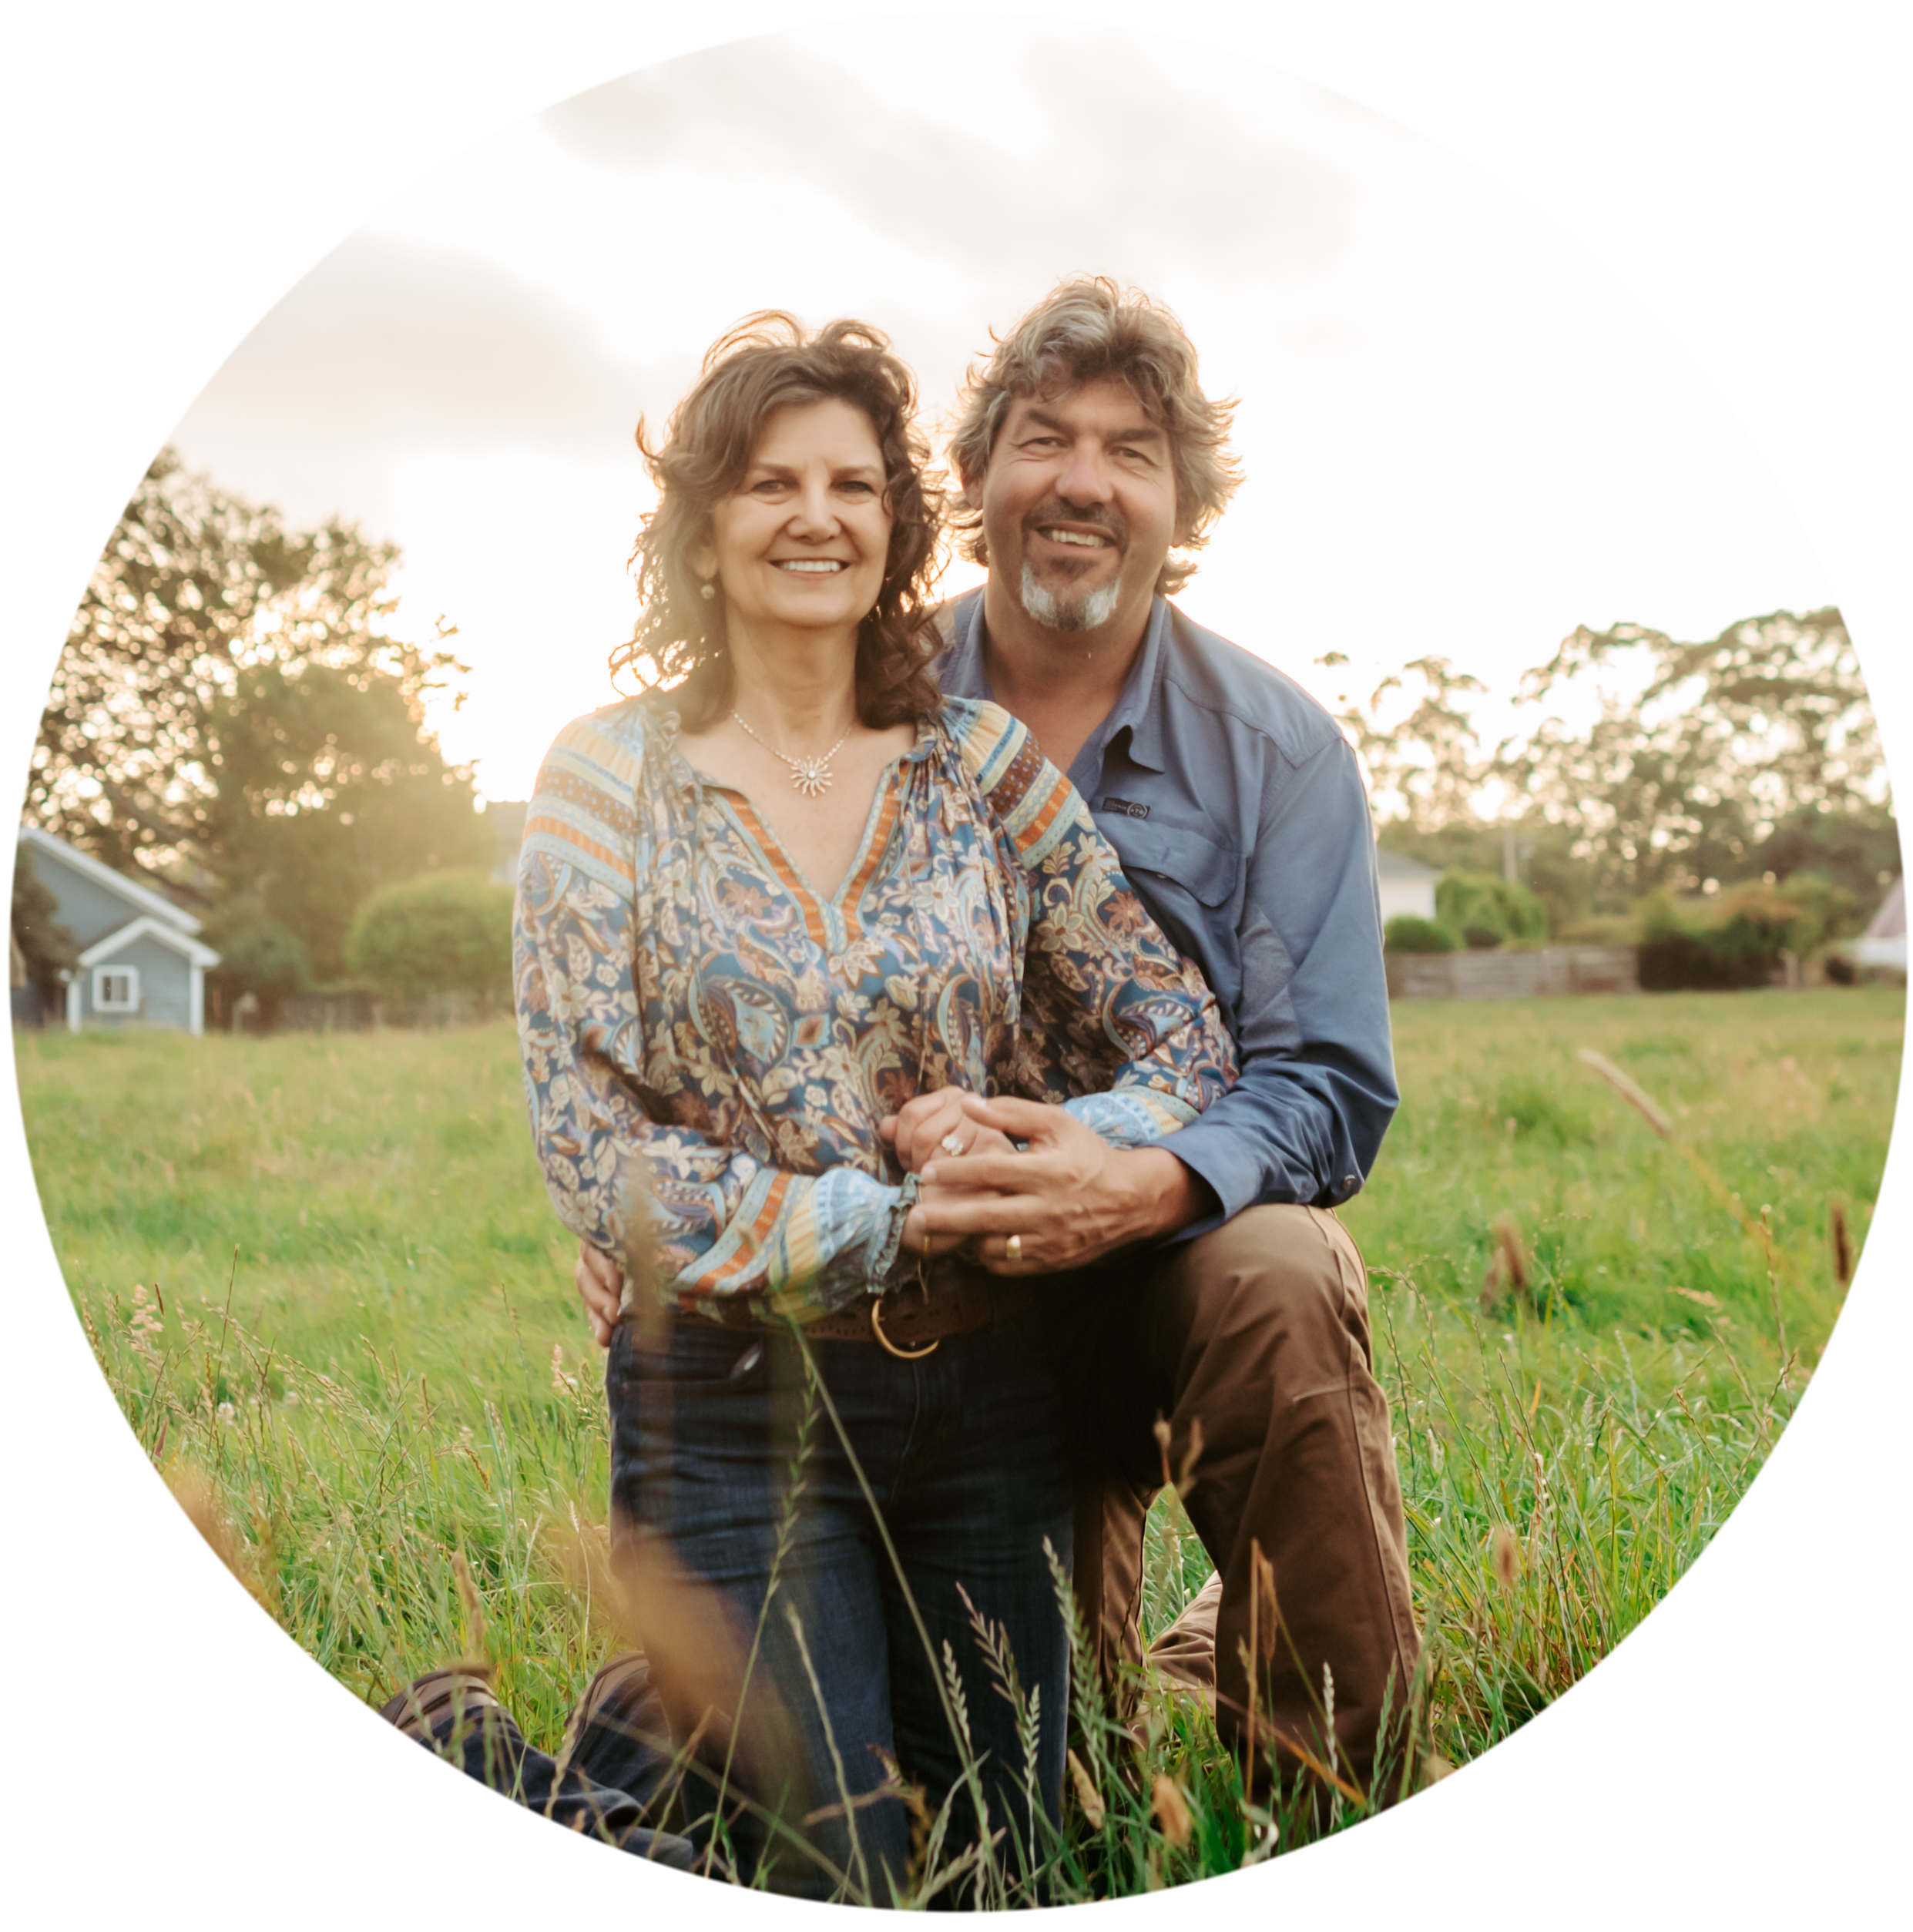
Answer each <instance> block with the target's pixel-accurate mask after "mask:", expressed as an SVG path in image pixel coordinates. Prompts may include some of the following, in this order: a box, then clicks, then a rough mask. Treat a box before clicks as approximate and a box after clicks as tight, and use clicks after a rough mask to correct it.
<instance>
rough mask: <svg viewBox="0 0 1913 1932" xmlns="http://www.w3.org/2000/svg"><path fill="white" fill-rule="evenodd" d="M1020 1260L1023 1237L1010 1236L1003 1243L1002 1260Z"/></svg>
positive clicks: (1018, 1235) (1017, 1235)
mask: <svg viewBox="0 0 1913 1932" xmlns="http://www.w3.org/2000/svg"><path fill="white" fill-rule="evenodd" d="M1022 1258H1023V1237H1022V1236H1021V1235H1020V1234H1012V1236H1010V1238H1009V1239H1008V1240H1007V1241H1005V1243H1003V1259H1005V1261H1021V1260H1022Z"/></svg>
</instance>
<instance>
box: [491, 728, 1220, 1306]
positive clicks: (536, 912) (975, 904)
mask: <svg viewBox="0 0 1913 1932" xmlns="http://www.w3.org/2000/svg"><path fill="white" fill-rule="evenodd" d="M676 738H677V717H676V713H673V712H671V711H670V710H668V709H665V708H664V707H663V705H662V704H661V703H659V702H658V701H657V700H656V699H648V698H643V697H639V698H634V699H629V700H628V701H626V703H623V704H619V705H615V706H611V707H610V708H609V709H606V710H603V711H598V712H594V713H592V714H591V715H590V716H589V717H585V718H581V719H578V720H577V722H576V723H573V724H571V725H569V726H566V729H565V730H563V731H562V732H561V733H559V736H558V740H557V742H556V743H555V744H554V745H553V746H552V750H551V752H550V753H549V756H548V757H547V758H546V760H545V766H544V769H543V770H542V772H541V773H540V774H539V781H538V790H537V793H536V795H535V797H534V798H533V799H532V803H531V806H530V807H529V810H528V811H527V813H526V815H525V837H524V844H523V846H522V850H521V855H520V859H519V893H518V907H517V914H516V919H515V932H514V939H513V948H512V954H513V957H512V975H513V981H514V984H515V991H516V996H517V1002H518V1017H519V1043H520V1045H521V1047H522V1051H523V1055H524V1061H525V1087H526V1094H527V1098H528V1101H529V1105H530V1109H531V1115H532V1135H533V1137H534V1139H535V1141H536V1143H537V1147H538V1156H539V1162H540V1163H541V1164H542V1167H543V1169H544V1172H545V1182H546V1185H547V1186H549V1189H550V1190H551V1195H552V1200H553V1202H555V1204H556V1206H557V1209H558V1213H559V1216H560V1218H561V1219H562V1220H563V1221H564V1223H565V1224H566V1226H568V1227H569V1228H571V1229H572V1230H573V1231H574V1232H575V1233H577V1234H579V1235H580V1236H582V1237H583V1238H584V1239H586V1241H588V1242H590V1243H593V1244H594V1245H595V1246H598V1247H599V1248H602V1249H606V1251H607V1252H609V1253H613V1254H616V1255H618V1256H620V1258H622V1259H627V1260H628V1263H629V1266H630V1273H632V1275H633V1276H634V1277H636V1276H639V1275H640V1274H647V1275H648V1274H650V1273H653V1272H655V1274H656V1278H657V1280H659V1286H660V1289H661V1291H662V1293H663V1295H664V1296H665V1297H666V1299H667V1300H673V1301H675V1302H676V1303H677V1305H678V1306H680V1307H683V1308H687V1309H688V1308H692V1307H695V1306H698V1305H700V1303H703V1302H705V1301H707V1300H719V1299H723V1300H730V1299H732V1298H733V1297H747V1298H748V1299H749V1300H750V1303H751V1304H752V1305H753V1307H754V1308H755V1309H757V1310H758V1311H760V1312H761V1311H762V1310H766V1309H774V1310H778V1311H780V1312H782V1313H789V1314H790V1315H793V1316H794V1317H797V1319H798V1320H804V1319H805V1318H806V1317H807V1316H809V1317H814V1316H815V1315H817V1314H818V1313H823V1312H824V1311H826V1310H834V1309H837V1308H841V1307H842V1306H844V1305H845V1304H846V1303H848V1302H850V1301H851V1300H854V1298H855V1297H856V1296H858V1295H860V1294H864V1293H881V1292H882V1291H883V1290H884V1288H885V1286H888V1285H890V1283H891V1282H892V1281H894V1280H898V1279H901V1277H902V1275H903V1273H904V1269H905V1267H908V1268H910V1269H912V1270H914V1266H915V1263H914V1261H912V1260H911V1257H909V1256H904V1259H903V1261H902V1262H901V1263H900V1262H899V1261H898V1244H899V1240H900V1238H901V1232H902V1225H903V1219H904V1215H905V1213H907V1212H908V1206H909V1203H910V1202H911V1199H913V1198H914V1196H915V1180H914V1178H910V1179H907V1178H906V1177H905V1176H904V1174H903V1172H902V1170H901V1168H900V1167H899V1166H898V1164H897V1162H896V1159H895V1157H894V1155H893V1154H891V1152H890V1151H889V1150H888V1149H887V1148H886V1147H885V1145H884V1143H883V1142H881V1140H880V1139H879V1138H878V1132H877V1123H878V1120H879V1119H881V1118H882V1116H883V1115H885V1114H889V1113H894V1112H896V1111H897V1109H898V1108H899V1107H900V1106H901V1105H902V1104H903V1102H905V1101H906V1100H908V1099H909V1098H911V1096H912V1095H914V1094H915V1093H917V1092H918V1091H919V1089H920V1088H921V1089H922V1090H925V1091H928V1090H930V1089H933V1088H938V1087H941V1086H945V1085H955V1086H960V1087H963V1088H968V1090H969V1091H971V1092H975V1093H980V1094H983V1095H997V1094H1015V1095H1022V1096H1023V1097H1024V1098H1029V1099H1032V1100H1040V1101H1050V1102H1059V1103H1061V1104H1062V1105H1066V1107H1067V1108H1068V1109H1069V1112H1071V1113H1072V1114H1074V1115H1076V1117H1077V1119H1079V1120H1081V1121H1082V1122H1086V1124H1087V1125H1089V1126H1090V1127H1091V1128H1092V1129H1094V1130H1095V1131H1096V1132H1097V1133H1099V1134H1100V1135H1102V1137H1103V1139H1106V1140H1107V1141H1109V1142H1111V1143H1112V1144H1113V1145H1118V1146H1128V1145H1136V1144H1137V1143H1139V1142H1146V1141H1152V1140H1154V1139H1157V1138H1159V1137H1160V1136H1161V1135H1164V1134H1167V1133H1170V1132H1173V1131H1174V1130H1175V1129H1176V1128H1177V1127H1179V1126H1180V1125H1182V1124H1183V1122H1186V1121H1188V1120H1190V1119H1193V1118H1194V1116H1195V1115H1196V1112H1198V1111H1199V1110H1200V1109H1202V1108H1203V1107H1205V1106H1207V1105H1209V1104H1210V1102H1212V1101H1213V1100H1214V1099H1215V1098H1217V1096H1218V1095H1220V1094H1222V1093H1223V1092H1224V1091H1226V1090H1227V1088H1228V1086H1229V1085H1230V1083H1231V1082H1232V1081H1233V1078H1234V1077H1235V1062H1234V1049H1233V1045H1232V1043H1231V1041H1230V1037H1229V1035H1228V1032H1227V1029H1226V1028H1224V1026H1223V1023H1222V1020H1221V1018H1220V1015H1219V1013H1218V1011H1217V1006H1216V1003H1215V1001H1214V999H1213V997H1212V995H1210V991H1209V988H1208V987H1207V984H1205V982H1204V981H1203V978H1202V975H1201V974H1200V972H1199V971H1197V970H1196V968H1195V967H1193V966H1192V965H1190V964H1188V963H1187V962H1186V961H1184V960H1183V959H1182V958H1180V957H1179V956H1178V955H1177V954H1176V951H1175V950H1174V948H1172V947H1171V946H1170V944H1169V943H1168V941H1166V940H1165V939H1164V938H1163V936H1162V934H1160V932H1159V931H1157V930H1156V927H1155V925H1154V924H1153V923H1152V921H1150V919H1149V915H1148V914H1146V912H1145V911H1143V907H1142V904H1141V903H1140V902H1139V901H1138V900H1137V898H1136V896H1135V894H1133V892H1132V891H1130V889H1129V885H1128V883H1127V881H1126V880H1125V879H1124V878H1123V875H1122V873H1121V872H1120V871H1119V870H1118V867H1117V862H1116V855H1115V854H1114V853H1113V851H1111V850H1110V849H1109V846H1108V845H1107V844H1105V843H1104V841H1103V840H1102V837H1101V835H1100V834H1099V833H1098V832H1097V831H1096V828H1095V827H1094V826H1093V825H1092V823H1091V822H1090V819H1089V813H1088V811H1087V810H1086V809H1085V808H1084V806H1083V803H1082V800H1081V799H1080V798H1079V797H1078V796H1077V795H1076V791H1075V790H1074V789H1073V788H1072V787H1071V786H1070V784H1069V781H1068V780H1066V778H1064V777H1063V776H1062V774H1061V773H1059V771H1057V770H1056V768H1055V767H1054V766H1052V765H1050V764H1049V763H1047V762H1046V761H1045V760H1044V759H1043V757H1042V754H1041V753H1039V751H1038V750H1037V749H1036V747H1035V743H1034V742H1033V741H1032V739H1031V738H1030V736H1029V732H1028V731H1027V730H1025V727H1024V726H1022V725H1021V724H1019V723H1018V722H1017V721H1016V720H1015V719H1014V718H1012V717H1011V716H1010V715H1009V713H1007V712H1006V711H1005V710H1003V709H1002V708H1001V707H1000V706H996V705H992V704H976V703H968V702H963V701H958V700H952V701H951V702H949V703H947V704H946V705H945V708H944V710H943V712H942V713H941V716H940V718H939V719H937V720H936V721H935V723H931V724H927V725H925V726H921V727H920V728H919V730H918V736H917V743H916V745H915V749H914V750H911V752H910V753H908V754H907V755H905V756H903V757H901V758H900V759H898V760H897V761H896V763H894V765H892V766H891V767H890V768H889V769H888V771H887V772H886V773H885V774H884V777H883V779H882V780H881V782H880V784H879V787H878V793H877V797H876V798H875V799H874V801H873V803H872V805H871V814H870V819H869V822H868V825H867V826H866V827H865V830H864V841H863V844H862V846H861V848H860V850H859V851H858V854H857V857H856V859H855V860H854V861H853V863H852V864H851V869H850V871H849V873H848V874H847V875H846V877H845V879H844V884H842V886H841V887H840V888H839V889H838V891H837V893H836V894H835V896H834V897H831V898H828V899H826V898H824V897H820V895H819V894H817V893H816V892H815V891H813V890H812V889H811V887H810V886H809V885H808V884H806V882H805V880H804V877H802V875H801V874H800V873H799V871H798V870H797V867H795V866H794V864H792V863H791V861H790V858H789V857H787V854H785V852H784V849H783V847H782V846H781V845H780V844H779V843H778V840H777V837H776V836H775V834H774V833H772V831H771V830H770V828H769V827H768V826H767V825H766V824H765V823H764V821H763V820H761V819H760V818H759V817H757V813H755V812H754V811H753V810H752V808H751V806H750V801H749V800H747V799H746V798H745V797H743V794H742V793H739V792H737V791H733V790H730V789H728V788H727V787H720V786H718V785H717V784H716V783H713V782H712V781H710V780H705V779H703V778H702V777H701V776H700V775H699V774H698V773H696V772H695V771H693V770H692V769H691V767H690V765H689V764H688V763H686V760H685V759H684V757H683V755H682V754H681V753H680V752H679V751H678V750H677V748H676ZM640 1263H641V1264H642V1265H639V1264H640Z"/></svg>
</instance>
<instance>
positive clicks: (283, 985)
mask: <svg viewBox="0 0 1913 1932" xmlns="http://www.w3.org/2000/svg"><path fill="white" fill-rule="evenodd" d="M203 937H204V938H205V941H206V944H208V945H209V946H210V947H212V948H213V949H214V950H215V951H216V952H217V953H218V954H219V956H220V963H219V964H217V965H216V966H215V967H214V968H213V970H212V972H211V974H210V976H209V977H210V982H211V984H213V985H215V986H216V987H217V988H219V989H220V991H222V992H224V993H229V994H231V995H234V996H237V995H240V994H241V993H258V994H260V995H265V994H267V993H276V994H277V995H280V997H281V998H284V996H285V995H287V994H288V993H302V992H304V991H305V989H306V988H307V987H308V986H309V985H310V984H311V983H312V956H311V954H309V953H308V952H307V951H306V944H305V941H304V940H303V939H301V938H300V937H299V935H298V934H297V933H295V932H294V931H293V930H292V929H291V928H290V927H289V926H284V925H282V924H280V922H279V921H277V919H269V918H267V917H266V915H265V914H263V912H259V911H236V912H230V913H228V914H227V915H226V916H224V917H215V918H213V919H210V920H208V921H207V922H206V931H205V933H204V934H203Z"/></svg>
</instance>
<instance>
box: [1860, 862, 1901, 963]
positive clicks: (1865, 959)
mask: <svg viewBox="0 0 1913 1932" xmlns="http://www.w3.org/2000/svg"><path fill="white" fill-rule="evenodd" d="M1847 951H1848V956H1849V957H1850V958H1851V959H1852V961H1853V963H1854V964H1855V965H1856V966H1888V967H1894V968H1898V971H1901V972H1902V973H1903V972H1905V971H1906V881H1905V879H1903V878H1902V879H1895V880H1894V882H1893V890H1892V891H1891V892H1889V893H1888V894H1887V896H1886V897H1885V898H1884V900H1883V901H1881V906H1880V910H1879V911H1878V912H1876V913H1875V914H1874V915H1873V917H1872V918H1871V921H1868V926H1867V929H1866V931H1864V933H1862V934H1861V935H1860V937H1858V939H1856V940H1855V941H1854V942H1853V944H1851V946H1849V947H1848V948H1847Z"/></svg>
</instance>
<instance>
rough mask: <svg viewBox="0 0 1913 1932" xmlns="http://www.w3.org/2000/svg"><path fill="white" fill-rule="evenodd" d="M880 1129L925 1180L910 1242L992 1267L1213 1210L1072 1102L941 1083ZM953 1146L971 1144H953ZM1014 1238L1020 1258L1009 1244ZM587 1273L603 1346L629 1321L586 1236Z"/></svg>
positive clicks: (1161, 1161) (1082, 1260)
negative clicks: (1073, 1108)
mask: <svg viewBox="0 0 1913 1932" xmlns="http://www.w3.org/2000/svg"><path fill="white" fill-rule="evenodd" d="M878 1132H879V1133H881V1135H882V1136H883V1138H884V1140H885V1141H887V1142H889V1143H890V1144H891V1145H892V1146H893V1147H894V1149H896V1153H897V1158H898V1160H899V1161H900V1162H901V1163H902V1165H903V1166H904V1169H905V1171H906V1172H909V1173H912V1174H915V1175H916V1176H917V1177H918V1187H919V1192H918V1196H917V1202H916V1205H915V1206H914V1207H912V1208H911V1210H910V1213H909V1215H908V1217H907V1218H906V1219H905V1220H904V1231H903V1245H904V1248H905V1249H906V1250H908V1252H909V1253H911V1254H921V1255H931V1256H935V1255H941V1254H949V1253H953V1252H954V1251H955V1250H957V1249H965V1252H967V1253H968V1254H969V1255H971V1256H972V1257H973V1258H974V1259H975V1260H976V1261H978V1263H981V1264H982V1266H984V1267H985V1268H987V1269H988V1270H989V1271H990V1272H991V1273H992V1274H997V1275H1039V1274H1053V1273H1058V1272H1060V1271H1061V1270H1066V1269H1069V1268H1080V1267H1083V1266H1086V1265H1087V1264H1088V1263H1090V1262H1092V1261H1096V1260H1099V1259H1101V1258H1102V1256H1104V1255H1106V1254H1109V1253H1113V1251H1114V1250H1115V1249H1118V1248H1120V1247H1125V1246H1127V1245H1128V1244H1129V1243H1131V1242H1133V1241H1143V1240H1147V1239H1151V1238H1152V1237H1153V1236H1158V1235H1163V1234H1169V1233H1173V1232H1174V1231H1175V1229H1178V1228H1180V1227H1183V1226H1186V1225H1187V1223H1190V1221H1193V1220H1194V1219H1196V1217H1197V1216H1198V1215H1199V1214H1200V1213H1203V1212H1204V1211H1205V1209H1207V1210H1208V1211H1210V1212H1213V1210H1214V1203H1213V1199H1212V1198H1211V1197H1210V1193H1209V1189H1208V1188H1207V1186H1206V1184H1204V1183H1203V1182H1200V1181H1199V1180H1197V1179H1196V1177H1195V1176H1194V1175H1193V1174H1192V1173H1191V1172H1190V1170H1189V1169H1187V1168H1186V1167H1185V1166H1183V1163H1182V1162H1180V1161H1179V1160H1178V1159H1176V1156H1174V1155H1173V1154H1172V1153H1171V1152H1170V1151H1169V1150H1168V1149H1167V1148H1166V1147H1160V1146H1157V1147H1134V1148H1126V1149H1124V1148H1113V1147H1111V1146H1110V1145H1109V1144H1108V1142H1106V1141H1105V1140H1103V1139H1102V1137H1101V1135H1099V1134H1097V1133H1096V1132H1093V1131H1092V1129H1089V1128H1088V1127H1086V1126H1084V1125H1082V1122H1080V1121H1079V1120H1078V1119H1076V1116H1075V1115H1072V1114H1070V1113H1069V1112H1066V1111H1065V1110H1064V1109H1062V1108H1061V1107H1050V1106H1044V1105H1040V1104H1039V1103H1038V1102H1035V1101H1031V1100H1015V1099H997V1100H985V1099H983V1098H981V1097H980V1096H979V1095H976V1094H973V1093H968V1092H965V1091H964V1090H963V1089H962V1088H959V1087H942V1088H938V1090H937V1091H936V1092H934V1093H926V1094H919V1095H918V1096H917V1097H916V1098H915V1099H914V1100H911V1101H909V1102H906V1103H905V1105H904V1106H903V1107H902V1108H901V1109H899V1111H898V1112H896V1113H894V1114H892V1115H888V1116H887V1117H886V1118H885V1119H884V1120H883V1121H882V1122H880V1123H879V1125H878ZM1019 1141H1020V1142H1022V1147H1021V1148H1020V1149H1019V1147H1018V1145H1017V1144H1016V1143H1017V1142H1019ZM948 1142H955V1144H956V1145H958V1146H959V1147H960V1148H961V1149H962V1151H961V1152H957V1153H952V1152H951V1151H950V1147H949V1145H948V1144H947V1143H948ZM1012 1235H1014V1236H1016V1237H1017V1242H1018V1254H1017V1258H1016V1259H1015V1260H1013V1261H1012V1260H1011V1259H1009V1256H1008V1255H1007V1254H1006V1253H1005V1248H1006V1246H1007V1244H1008V1243H1009V1238H1010V1236H1012ZM576 1278H577V1283H578V1294H579V1300H581V1301H582V1303H584V1306H585V1314H586V1319H587V1320H589V1322H590V1323H591V1327H592V1333H594V1334H595V1335H596V1337H597V1338H598V1343H599V1347H605V1346H606V1345H608V1344H609V1341H610V1340H611V1331H612V1328H613V1327H614V1326H615V1325H616V1322H617V1319H618V1306H619V1294H620V1291H621V1289H622V1286H623V1281H622V1277H621V1276H620V1273H619V1267H618V1264H617V1263H616V1261H615V1260H613V1259H612V1257H611V1256H609V1255H607V1254H605V1253H602V1251H601V1250H599V1249H596V1248H593V1247H592V1246H589V1245H588V1244H586V1243H580V1244H579V1251H578V1270H577V1277H576Z"/></svg>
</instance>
